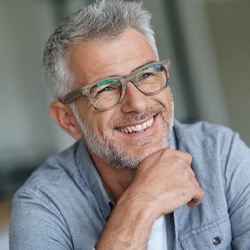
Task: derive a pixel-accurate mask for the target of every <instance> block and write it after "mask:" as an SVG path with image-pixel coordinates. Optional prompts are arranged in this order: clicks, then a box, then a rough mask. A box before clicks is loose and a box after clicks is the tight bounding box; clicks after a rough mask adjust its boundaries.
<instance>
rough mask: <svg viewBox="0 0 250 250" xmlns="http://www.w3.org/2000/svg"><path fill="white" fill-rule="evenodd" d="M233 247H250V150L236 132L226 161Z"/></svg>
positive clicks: (227, 193)
mask: <svg viewBox="0 0 250 250" xmlns="http://www.w3.org/2000/svg"><path fill="white" fill-rule="evenodd" d="M225 163H226V164H225V168H226V169H225V180H226V195H227V202H228V212H229V215H230V221H231V227H232V238H233V240H232V246H233V249H250V241H249V239H250V150H249V148H248V147H247V146H246V145H245V144H244V142H242V140H241V139H240V138H239V135H238V134H234V136H233V138H232V142H231V147H230V151H229V154H228V155H227V158H226V162H225Z"/></svg>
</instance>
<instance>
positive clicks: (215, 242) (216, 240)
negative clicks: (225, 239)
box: [213, 236, 221, 246]
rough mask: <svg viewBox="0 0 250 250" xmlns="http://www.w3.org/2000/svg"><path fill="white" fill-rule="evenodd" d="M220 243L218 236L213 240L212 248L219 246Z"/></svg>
mask: <svg viewBox="0 0 250 250" xmlns="http://www.w3.org/2000/svg"><path fill="white" fill-rule="evenodd" d="M220 243H221V238H220V237H219V236H217V237H215V238H214V239H213V244H214V246H218V245H220Z"/></svg>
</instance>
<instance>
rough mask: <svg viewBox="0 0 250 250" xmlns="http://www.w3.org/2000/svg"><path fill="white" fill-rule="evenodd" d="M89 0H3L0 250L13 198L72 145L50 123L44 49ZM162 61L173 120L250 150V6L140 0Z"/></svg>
mask: <svg viewBox="0 0 250 250" xmlns="http://www.w3.org/2000/svg"><path fill="white" fill-rule="evenodd" d="M91 2H93V1H87V0H22V1H20V0H0V104H1V105H0V114H1V116H0V119H1V122H0V247H1V249H2V250H5V249H8V236H7V235H8V233H7V232H8V220H9V211H10V207H11V199H12V196H13V194H14V192H15V191H16V190H17V188H18V187H20V185H22V183H23V182H24V181H25V179H26V178H27V177H28V176H29V175H30V173H31V172H32V171H33V170H34V169H35V168H37V167H38V166H39V165H40V164H41V163H42V162H43V161H44V160H45V159H46V158H47V157H48V156H50V155H52V154H54V153H57V152H59V151H61V150H63V149H64V148H66V147H68V146H69V145H70V144H72V142H73V139H71V138H70V137H69V136H67V135H66V134H65V133H63V132H62V131H60V129H59V128H58V127H57V126H56V125H55V124H54V123H53V122H52V120H50V118H49V115H48V106H49V104H50V102H51V101H52V97H51V95H50V93H49V90H48V88H47V86H46V81H45V78H44V76H43V72H42V67H41V65H42V53H43V49H44V45H45V43H46V41H47V40H48V38H49V36H50V35H51V34H52V33H53V31H54V30H55V28H56V26H57V25H58V24H59V22H61V21H62V20H63V19H64V18H65V17H66V16H68V15H69V14H71V13H72V12H74V11H76V10H78V9H79V8H81V7H82V6H83V5H87V4H88V3H91ZM143 2H144V6H145V7H146V8H147V9H148V10H149V11H151V13H152V15H153V27H154V29H155V32H156V40H157V44H158V49H159V54H160V58H161V59H170V60H171V70H170V74H171V88H172V91H173V95H174V99H175V114H176V118H178V119H179V120H181V121H183V122H187V123H193V122H195V121H198V120H206V121H209V122H212V123H219V124H224V125H226V126H229V127H231V128H232V129H233V130H236V131H238V132H239V133H240V135H241V137H242V138H243V140H244V141H245V142H246V144H248V145H250V132H249V128H250V115H249V110H250V80H249V79H250V1H249V0H237V1H235V0H189V1H183V0H175V1H172V0H154V1H152V0H144V1H143Z"/></svg>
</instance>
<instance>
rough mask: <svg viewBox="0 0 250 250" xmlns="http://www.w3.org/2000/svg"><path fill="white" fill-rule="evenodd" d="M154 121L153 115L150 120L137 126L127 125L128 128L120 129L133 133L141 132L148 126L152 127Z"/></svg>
mask: <svg viewBox="0 0 250 250" xmlns="http://www.w3.org/2000/svg"><path fill="white" fill-rule="evenodd" d="M153 122H154V118H153V117H152V118H151V119H150V120H148V121H146V122H144V123H142V124H138V125H135V126H130V127H126V128H121V129H120V131H121V132H123V133H132V132H140V131H142V130H144V129H146V128H148V127H150V126H151V125H152V124H153Z"/></svg>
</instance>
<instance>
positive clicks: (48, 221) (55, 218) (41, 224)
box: [9, 190, 73, 250]
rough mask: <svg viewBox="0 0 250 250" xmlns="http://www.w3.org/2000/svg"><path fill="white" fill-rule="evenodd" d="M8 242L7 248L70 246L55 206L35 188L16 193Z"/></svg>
mask: <svg viewBox="0 0 250 250" xmlns="http://www.w3.org/2000/svg"><path fill="white" fill-rule="evenodd" d="M9 241H10V242H9V244H10V250H21V249H22V250H24V249H25V250H34V249H36V250H44V249H53V250H69V249H73V246H72V242H71V240H70V234H69V230H67V227H66V225H65V223H64V221H63V217H62V216H61V214H60V213H59V211H58V210H57V208H56V207H55V205H53V203H52V202H51V201H50V200H49V199H48V198H47V197H46V196H45V195H43V194H42V192H40V191H37V190H29V191H27V190H26V191H21V192H18V193H17V194H16V196H15V198H14V200H13V206H12V214H11V222H10V237H9Z"/></svg>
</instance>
